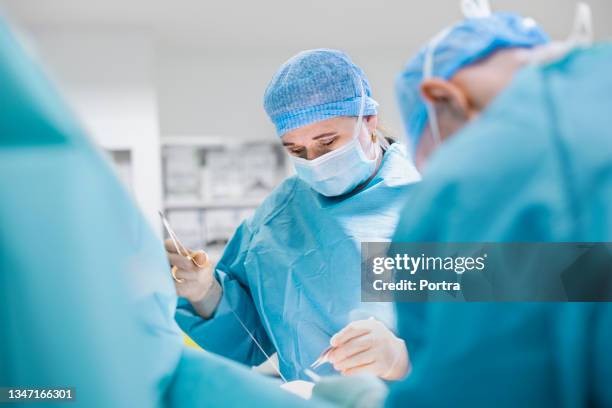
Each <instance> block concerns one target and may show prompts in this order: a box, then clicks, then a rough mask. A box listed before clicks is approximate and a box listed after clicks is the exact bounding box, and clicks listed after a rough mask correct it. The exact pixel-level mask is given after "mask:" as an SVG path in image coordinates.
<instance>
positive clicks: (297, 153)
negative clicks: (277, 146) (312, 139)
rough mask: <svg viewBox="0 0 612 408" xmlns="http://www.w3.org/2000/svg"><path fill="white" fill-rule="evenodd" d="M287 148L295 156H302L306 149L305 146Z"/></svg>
mask: <svg viewBox="0 0 612 408" xmlns="http://www.w3.org/2000/svg"><path fill="white" fill-rule="evenodd" d="M287 150H288V151H289V154H291V155H293V156H302V155H303V154H304V151H305V150H306V149H304V148H303V147H298V148H291V149H287Z"/></svg>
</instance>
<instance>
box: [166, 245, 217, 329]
mask: <svg viewBox="0 0 612 408" xmlns="http://www.w3.org/2000/svg"><path fill="white" fill-rule="evenodd" d="M164 246H165V248H166V255H167V256H168V260H169V261H170V265H172V266H173V267H176V268H175V269H174V272H173V277H174V286H175V288H176V294H177V295H179V296H181V297H184V298H185V299H187V300H189V302H190V303H191V304H192V305H193V307H194V309H195V310H196V312H197V313H198V314H199V315H200V316H202V317H203V318H205V319H208V318H210V317H211V316H212V315H213V314H214V312H215V310H216V308H217V305H218V304H219V301H220V300H221V296H222V294H223V289H222V288H221V285H220V284H219V282H217V279H216V278H215V276H214V274H213V271H214V268H213V266H212V264H211V263H210V262H209V260H208V255H206V253H205V252H204V251H191V250H189V254H190V255H191V257H192V258H193V260H190V259H189V258H187V257H186V256H184V255H181V254H178V253H177V251H176V247H175V245H174V243H173V242H172V240H170V239H167V240H166V241H165V242H164ZM198 265H202V266H201V267H200V266H198Z"/></svg>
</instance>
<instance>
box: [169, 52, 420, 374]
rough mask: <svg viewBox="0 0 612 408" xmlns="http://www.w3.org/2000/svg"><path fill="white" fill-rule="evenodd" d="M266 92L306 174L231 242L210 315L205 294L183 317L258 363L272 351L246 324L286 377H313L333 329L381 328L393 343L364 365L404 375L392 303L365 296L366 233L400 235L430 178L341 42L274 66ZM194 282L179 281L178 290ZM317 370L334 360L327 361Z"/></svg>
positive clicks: (197, 336)
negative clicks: (395, 134) (392, 131)
mask: <svg viewBox="0 0 612 408" xmlns="http://www.w3.org/2000/svg"><path fill="white" fill-rule="evenodd" d="M264 99H265V100H264V106H265V109H266V112H267V113H268V115H269V116H270V118H271V120H272V121H273V123H274V124H275V126H276V130H277V133H278V135H279V137H281V139H282V142H283V145H284V146H285V148H286V149H287V152H288V153H289V155H290V157H291V160H292V161H293V164H294V166H295V169H296V173H297V175H296V176H293V177H290V178H288V179H287V180H285V181H284V182H283V183H282V184H281V185H280V186H279V187H278V188H277V189H276V190H275V191H274V192H273V193H272V194H271V195H270V196H269V197H268V198H267V199H266V200H265V201H264V203H263V204H262V205H261V206H260V207H259V208H258V209H257V211H256V213H255V215H254V216H253V217H252V218H251V219H248V220H246V221H244V222H243V223H242V224H241V225H240V227H239V228H238V229H237V231H236V233H235V234H234V236H233V238H232V239H231V240H230V242H229V244H228V245H227V247H226V249H225V251H224V253H223V256H222V258H221V260H220V261H219V262H218V264H217V265H216V266H215V268H214V281H213V282H211V285H212V287H215V285H217V282H218V286H219V289H218V290H219V291H220V293H221V294H220V298H219V301H218V304H216V305H213V306H212V308H209V309H207V310H212V311H211V312H210V313H209V314H208V313H207V312H206V311H204V312H202V313H199V312H198V310H197V309H198V307H197V306H198V302H195V301H193V299H194V298H196V297H195V296H193V297H192V299H191V301H190V300H188V299H187V298H182V299H180V301H179V306H178V309H177V312H176V320H177V322H178V323H179V325H180V326H181V328H183V330H185V331H186V332H187V334H188V335H189V336H191V337H192V338H193V339H194V340H195V341H196V342H197V343H198V344H200V345H201V346H202V347H203V348H205V349H206V350H209V351H212V352H215V353H218V354H220V355H222V356H226V357H229V358H231V359H234V360H237V361H239V362H242V363H244V364H249V365H255V364H259V363H261V362H263V361H264V360H265V358H266V355H264V353H262V352H261V350H259V348H258V347H257V345H256V344H255V342H254V341H253V340H252V339H251V338H250V337H249V336H248V335H246V334H245V331H244V328H243V327H242V323H243V324H244V325H245V326H246V327H247V328H248V330H249V331H250V332H251V333H252V334H253V335H254V337H255V339H256V340H257V343H259V344H261V345H262V347H263V348H264V349H265V351H266V354H268V355H269V354H270V353H273V352H275V351H276V352H277V353H278V360H279V366H280V371H281V372H282V374H283V375H284V377H285V378H286V379H288V380H290V379H298V378H302V379H305V378H307V377H305V375H304V373H303V369H304V368H306V367H308V366H309V365H310V364H311V363H312V362H314V361H315V360H316V359H317V357H318V356H319V354H320V353H321V352H322V351H323V350H325V349H326V348H328V347H329V345H330V339H334V341H335V342H336V344H338V345H343V344H344V343H343V341H345V340H346V341H347V342H349V343H350V340H351V337H352V334H355V333H356V334H359V335H361V334H367V333H369V334H370V335H374V334H376V336H377V338H381V337H382V338H385V339H388V340H390V341H389V342H385V344H392V348H390V349H389V348H387V349H383V350H380V352H378V353H377V355H376V356H374V359H373V360H372V361H368V362H367V363H369V365H368V364H365V363H366V362H364V365H366V366H367V367H366V371H370V372H372V373H374V374H376V375H379V376H381V377H383V378H394V377H395V378H399V377H401V376H403V374H405V372H406V371H407V367H406V364H407V361H406V360H407V354H406V349H405V345H404V343H403V341H401V340H400V339H398V338H396V337H395V336H394V334H393V329H394V313H393V308H392V305H390V304H377V303H371V304H362V303H361V302H360V243H361V242H363V241H389V240H390V238H391V236H392V234H393V232H394V231H395V227H396V224H397V221H398V216H399V211H400V208H401V206H402V204H403V203H404V201H405V196H406V195H407V194H408V193H409V190H410V189H411V188H412V186H413V184H414V183H416V182H417V181H418V180H419V179H420V176H419V174H418V172H417V171H416V169H415V168H414V166H413V165H412V162H411V160H410V159H409V157H408V155H407V153H406V150H405V148H404V146H403V145H401V144H399V143H394V142H393V143H390V142H389V140H387V139H386V138H385V137H384V136H383V135H382V133H380V132H379V131H378V130H377V126H376V120H377V116H376V114H377V103H376V102H375V101H374V99H373V98H372V97H371V90H370V86H369V83H368V81H367V79H366V77H365V75H364V73H363V71H362V70H361V69H360V68H358V67H357V66H356V65H355V64H354V63H353V62H352V61H351V60H350V59H349V57H348V56H347V55H346V54H344V53H342V52H339V51H335V50H327V49H319V50H311V51H305V52H302V53H300V54H298V55H296V56H294V57H293V58H291V59H290V60H288V61H287V62H286V63H285V64H283V66H281V68H280V69H279V71H278V72H277V73H276V75H275V76H274V78H273V79H272V81H271V82H270V85H269V86H268V88H267V90H266V94H265V98H264ZM391 142H392V141H391ZM167 249H168V248H167ZM169 256H170V261H171V262H172V261H173V259H174V260H175V261H176V263H180V262H181V260H180V259H177V258H176V257H175V256H174V254H172V253H170V255H169ZM188 267H189V266H186V268H188ZM190 273H191V274H192V275H190ZM194 273H196V272H193V271H192V272H190V271H187V270H185V271H181V270H179V271H178V272H177V276H178V277H179V278H181V279H189V276H195V275H193V274H194ZM188 284H189V282H183V283H177V284H176V285H177V290H178V291H179V293H180V291H181V290H182V289H181V288H182V287H185V288H187V286H185V285H188ZM185 290H186V292H185V293H188V294H189V296H191V295H190V293H191V292H188V291H187V289H185ZM202 301H204V302H206V296H205V297H204V299H203V300H202ZM194 305H195V306H194ZM203 308H204V309H206V307H203ZM202 315H205V316H202ZM236 317H238V319H237V318H236ZM370 317H373V318H374V319H369V318H370ZM241 322H242V323H241ZM351 322H354V325H353V326H351V325H350V323H351ZM335 335H337V336H335ZM381 344H382V343H381ZM354 346H355V347H357V346H358V344H357V345H355V344H354ZM341 349H342V347H339V348H338V350H341ZM358 351H365V350H358ZM374 351H378V349H376V348H373V350H372V352H374ZM385 356H386V357H387V359H384V358H385ZM345 357H347V356H341V355H339V354H336V356H335V357H332V359H334V358H335V360H333V361H332V362H333V363H334V365H335V367H336V368H337V369H338V370H339V371H342V370H346V373H347V374H348V373H350V370H351V366H350V364H356V363H355V362H352V361H351V359H344V360H343V358H345ZM370 357H371V356H369V355H364V358H370ZM399 358H401V359H402V360H403V361H401V362H399V361H398V359H399ZM389 359H390V360H389ZM402 365H403V368H401V369H400V366H402ZM389 367H396V368H397V369H393V370H391V371H389ZM319 373H320V374H331V373H334V370H333V368H332V366H331V365H324V366H322V367H321V369H320V371H319Z"/></svg>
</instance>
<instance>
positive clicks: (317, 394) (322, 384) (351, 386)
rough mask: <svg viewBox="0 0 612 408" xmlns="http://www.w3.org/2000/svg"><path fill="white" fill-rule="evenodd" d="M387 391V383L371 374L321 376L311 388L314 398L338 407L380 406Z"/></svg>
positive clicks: (378, 407)
mask: <svg viewBox="0 0 612 408" xmlns="http://www.w3.org/2000/svg"><path fill="white" fill-rule="evenodd" d="M388 393H389V389H388V388H387V385H386V384H385V383H384V382H383V381H381V380H380V379H378V378H376V377H375V376H373V375H368V374H359V375H355V376H353V377H339V376H337V377H322V378H321V379H320V380H319V381H318V382H317V383H316V384H315V386H314V388H313V390H312V398H313V399H314V400H317V399H322V400H326V401H329V402H331V403H333V404H334V405H335V406H337V407H338V408H380V407H382V406H383V405H384V402H385V398H386V397H387V394H388Z"/></svg>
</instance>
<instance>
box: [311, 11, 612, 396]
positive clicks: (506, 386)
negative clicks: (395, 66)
mask: <svg viewBox="0 0 612 408" xmlns="http://www.w3.org/2000/svg"><path fill="white" fill-rule="evenodd" d="M577 34H578V35H575V36H573V37H572V38H573V41H572V42H567V43H563V44H556V45H546V42H547V41H546V36H545V35H544V34H543V33H542V32H541V30H540V29H539V28H537V26H535V25H534V24H533V21H532V20H526V19H524V18H522V17H520V16H516V15H503V14H493V15H488V16H483V17H474V18H468V19H466V20H464V21H463V22H461V23H458V24H457V25H454V26H453V27H451V29H449V30H446V31H445V32H444V33H443V34H442V35H440V36H438V37H437V38H435V39H434V40H432V42H430V43H429V45H428V46H426V47H425V48H423V50H421V52H419V54H418V55H417V56H416V57H415V58H414V59H412V60H411V61H410V62H409V63H408V65H407V66H406V68H405V70H404V71H403V72H402V74H401V75H400V76H399V78H398V82H397V88H398V94H399V99H400V105H401V108H402V113H403V115H404V119H405V122H406V125H407V129H408V131H409V137H410V139H411V141H412V145H413V146H414V147H415V149H414V151H415V153H416V155H417V160H418V162H419V163H420V165H421V166H422V167H424V168H425V170H424V176H423V182H422V183H421V184H420V185H419V186H418V187H417V188H415V190H414V191H413V194H411V196H410V197H409V199H408V204H407V206H406V208H405V210H404V211H403V213H402V217H401V220H400V223H399V225H398V230H397V233H396V234H395V236H394V238H393V240H394V241H395V242H611V241H612V204H611V203H612V156H611V154H610V152H612V132H611V130H610V129H612V117H611V115H610V112H612V80H611V77H610V69H609V68H610V66H612V44H609V43H608V44H600V45H595V46H589V45H588V35H586V36H585V35H583V36H582V38H581V35H580V33H577ZM428 55H429V56H428ZM427 61H429V62H427ZM610 290H612V285H611V286H610ZM397 307H398V319H399V332H400V334H401V335H402V336H404V337H405V338H407V337H408V336H409V334H410V331H411V328H410V327H409V326H408V324H407V323H406V322H403V321H402V318H403V316H404V314H406V313H409V311H410V308H411V305H410V304H405V303H404V304H402V303H399V304H398V305H397ZM425 316H426V318H425V322H424V324H423V331H424V337H423V342H422V344H423V349H422V350H421V351H420V353H419V354H418V358H416V359H413V361H412V363H413V369H412V372H411V374H410V376H409V377H408V378H407V379H406V380H405V381H402V382H401V383H396V384H393V385H392V386H391V393H390V395H389V397H388V398H387V400H386V405H387V406H393V407H395V406H405V405H406V404H410V406H414V407H422V406H428V407H429V406H433V407H442V406H457V407H490V406H496V407H517V406H538V407H558V406H565V407H586V406H589V407H591V406H596V407H609V406H612V387H610V379H611V378H612V358H611V354H610V353H609V351H608V349H607V348H608V347H607V346H606V345H609V344H610V342H611V341H612V324H611V323H612V305H611V304H610V303H564V304H562V303H490V304H483V303H469V304H458V303H430V304H428V307H427V309H426V312H425ZM407 345H408V348H410V347H411V343H410V341H408V340H407ZM315 394H316V389H315Z"/></svg>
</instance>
